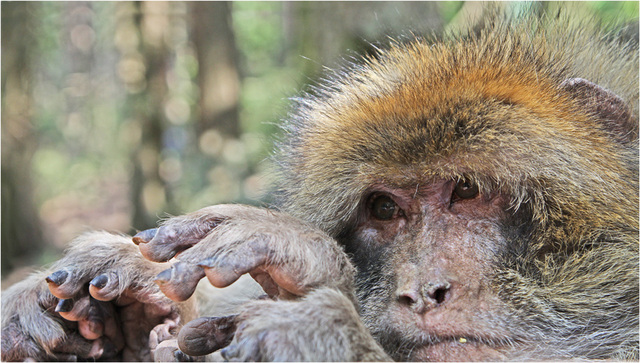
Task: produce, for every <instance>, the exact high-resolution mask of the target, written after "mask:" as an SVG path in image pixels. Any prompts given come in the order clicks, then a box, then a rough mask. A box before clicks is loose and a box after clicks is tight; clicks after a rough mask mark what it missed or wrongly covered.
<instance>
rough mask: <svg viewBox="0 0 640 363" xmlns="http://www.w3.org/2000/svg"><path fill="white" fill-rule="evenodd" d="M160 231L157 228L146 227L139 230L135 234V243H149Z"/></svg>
mask: <svg viewBox="0 0 640 363" xmlns="http://www.w3.org/2000/svg"><path fill="white" fill-rule="evenodd" d="M157 232H158V229H157V228H151V229H145V230H144V231H141V232H138V233H137V234H136V235H135V236H133V243H135V244H137V245H138V244H140V243H147V242H149V241H151V240H152V239H153V237H155V235H156V233H157Z"/></svg>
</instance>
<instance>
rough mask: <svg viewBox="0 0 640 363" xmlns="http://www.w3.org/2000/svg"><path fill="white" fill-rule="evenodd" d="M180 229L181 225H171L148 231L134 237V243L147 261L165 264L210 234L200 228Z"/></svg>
mask: <svg viewBox="0 0 640 363" xmlns="http://www.w3.org/2000/svg"><path fill="white" fill-rule="evenodd" d="M180 227H181V225H179V224H177V225H175V226H174V225H171V224H169V225H165V226H161V227H159V228H153V229H148V230H145V231H142V232H139V233H138V234H136V235H135V236H133V242H134V243H135V244H137V245H138V247H139V248H140V252H141V253H142V255H143V256H144V257H145V258H146V259H148V260H151V261H154V262H164V261H168V260H170V259H171V258H173V257H174V256H175V255H176V254H177V253H179V252H181V251H184V250H186V249H188V248H189V247H191V246H193V245H195V244H196V243H198V242H200V240H201V239H202V238H204V237H205V236H206V235H207V233H208V232H209V230H206V231H204V230H201V229H199V228H180Z"/></svg>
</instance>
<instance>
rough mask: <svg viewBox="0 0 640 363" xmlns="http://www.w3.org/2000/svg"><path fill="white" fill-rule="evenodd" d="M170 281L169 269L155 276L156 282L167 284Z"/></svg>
mask: <svg viewBox="0 0 640 363" xmlns="http://www.w3.org/2000/svg"><path fill="white" fill-rule="evenodd" d="M170 280H171V269H166V270H164V271H162V272H160V273H159V274H158V275H157V276H156V282H169V281H170Z"/></svg>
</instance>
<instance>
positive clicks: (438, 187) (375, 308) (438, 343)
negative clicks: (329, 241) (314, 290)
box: [344, 180, 517, 360]
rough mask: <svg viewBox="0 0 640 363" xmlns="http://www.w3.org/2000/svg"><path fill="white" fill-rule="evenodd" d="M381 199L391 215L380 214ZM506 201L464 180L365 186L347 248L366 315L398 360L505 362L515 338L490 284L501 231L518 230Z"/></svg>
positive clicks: (502, 236)
mask: <svg viewBox="0 0 640 363" xmlns="http://www.w3.org/2000/svg"><path fill="white" fill-rule="evenodd" d="M465 186H466V187H467V188H466V190H468V189H471V190H470V192H467V193H465V191H466V190H465V188H464V187H465ZM474 188H475V189H474ZM458 193H460V194H462V196H460V195H458ZM380 200H385V201H388V203H389V205H387V206H386V208H387V209H393V213H389V212H387V214H384V215H380V204H381V202H380ZM507 204H508V198H506V197H505V196H504V195H502V194H500V193H496V192H493V193H479V192H478V190H477V188H476V187H475V186H473V184H472V183H470V182H467V181H464V180H462V181H460V182H458V183H456V182H455V181H452V180H439V181H436V182H433V183H431V184H427V185H424V186H418V187H417V189H416V188H414V189H413V190H408V189H402V188H389V187H386V186H374V187H373V188H372V190H371V192H370V196H369V200H368V202H367V203H365V206H364V208H361V210H360V223H359V225H358V226H357V228H356V229H355V230H354V231H353V232H352V235H351V236H350V240H349V241H347V240H346V238H345V240H344V243H345V244H347V245H348V252H351V253H353V255H354V256H355V263H356V266H357V267H358V268H359V271H360V274H359V275H358V283H359V284H360V285H359V291H360V298H361V301H362V310H363V311H364V313H363V319H364V321H365V322H366V323H367V324H368V325H369V326H370V327H371V328H372V331H373V334H374V336H376V337H378V339H379V340H380V341H381V342H382V344H383V346H385V348H386V350H387V351H388V352H391V354H392V356H393V357H394V358H395V359H399V360H408V359H409V360H482V359H500V358H505V356H504V355H503V352H502V351H503V350H504V349H505V345H506V344H508V343H509V342H510V341H514V340H516V339H517V336H514V333H513V332H512V331H511V330H510V328H509V324H508V322H509V319H510V316H508V314H506V313H505V306H504V304H503V303H502V302H501V301H500V300H499V299H498V294H497V293H496V291H495V287H494V286H492V280H491V279H492V277H493V274H494V272H493V271H494V270H495V263H494V261H495V260H496V258H497V257H498V256H499V254H500V253H501V252H502V251H505V250H506V246H505V245H506V244H507V243H508V240H507V236H506V234H507V233H506V231H505V228H517V226H508V224H507V222H508V221H510V220H511V219H513V217H512V216H511V214H510V213H508V212H507V211H506V207H507ZM376 208H377V209H376ZM381 217H382V218H381Z"/></svg>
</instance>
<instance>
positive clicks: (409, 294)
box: [398, 291, 420, 306]
mask: <svg viewBox="0 0 640 363" xmlns="http://www.w3.org/2000/svg"><path fill="white" fill-rule="evenodd" d="M419 298H420V297H419V296H418V294H417V293H416V292H414V291H403V292H400V293H398V302H399V303H400V304H402V305H407V306H411V305H413V304H415V303H416V302H417V301H418V299H419Z"/></svg>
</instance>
